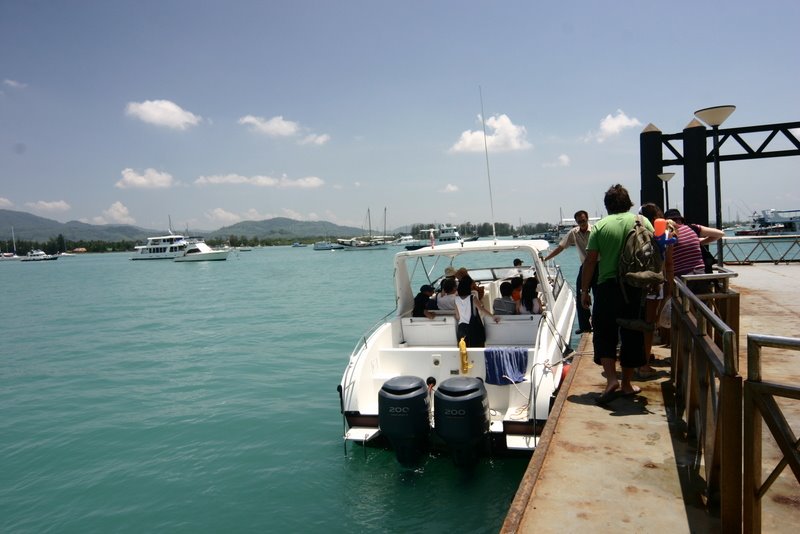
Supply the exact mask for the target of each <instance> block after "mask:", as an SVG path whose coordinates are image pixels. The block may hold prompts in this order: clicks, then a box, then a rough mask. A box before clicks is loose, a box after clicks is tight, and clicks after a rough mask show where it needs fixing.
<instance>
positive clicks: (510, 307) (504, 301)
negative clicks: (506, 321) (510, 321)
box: [492, 282, 517, 315]
mask: <svg viewBox="0 0 800 534" xmlns="http://www.w3.org/2000/svg"><path fill="white" fill-rule="evenodd" d="M511 291H512V289H511V282H503V283H502V284H500V296H499V297H497V298H496V299H494V304H493V305H492V307H493V309H494V313H495V315H515V314H516V313H517V303H516V302H514V299H513V298H511Z"/></svg>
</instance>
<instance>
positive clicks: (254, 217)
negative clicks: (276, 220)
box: [242, 208, 274, 221]
mask: <svg viewBox="0 0 800 534" xmlns="http://www.w3.org/2000/svg"><path fill="white" fill-rule="evenodd" d="M273 217H274V215H272V214H271V213H261V212H260V211H258V210H257V209H255V208H250V209H249V210H246V211H245V212H244V213H242V218H244V219H246V220H248V221H263V220H264V219H271V218H273Z"/></svg>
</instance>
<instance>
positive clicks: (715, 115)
mask: <svg viewBox="0 0 800 534" xmlns="http://www.w3.org/2000/svg"><path fill="white" fill-rule="evenodd" d="M735 110H736V106H714V107H712V108H704V109H698V110H697V111H695V112H694V116H695V117H697V118H698V119H700V120H701V121H703V122H704V123H706V124H708V125H709V126H711V129H712V130H713V131H714V151H713V155H714V188H715V189H716V191H715V194H714V200H715V201H716V208H717V213H716V217H717V228H718V229H720V230H721V229H722V194H721V192H720V181H719V126H720V124H722V123H723V122H725V119H727V118H728V117H730V116H731V113H733V112H734V111H735ZM717 264H718V265H719V266H720V267H722V239H720V240H719V241H717Z"/></svg>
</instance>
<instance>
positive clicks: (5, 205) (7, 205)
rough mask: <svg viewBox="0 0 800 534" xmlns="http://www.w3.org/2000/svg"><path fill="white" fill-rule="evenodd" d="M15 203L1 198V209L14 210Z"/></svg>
mask: <svg viewBox="0 0 800 534" xmlns="http://www.w3.org/2000/svg"><path fill="white" fill-rule="evenodd" d="M13 207H14V203H13V202H11V201H10V200H8V199H7V198H3V197H0V208H13Z"/></svg>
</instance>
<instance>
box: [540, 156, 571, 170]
mask: <svg viewBox="0 0 800 534" xmlns="http://www.w3.org/2000/svg"><path fill="white" fill-rule="evenodd" d="M571 163H572V162H571V161H570V159H569V156H567V155H566V154H560V155H559V156H558V157H557V158H556V160H555V161H552V162H550V163H543V164H542V167H569V166H570V164H571Z"/></svg>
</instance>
